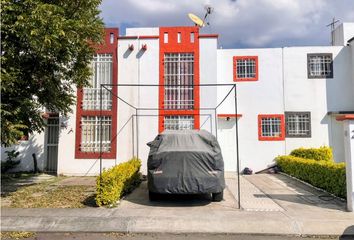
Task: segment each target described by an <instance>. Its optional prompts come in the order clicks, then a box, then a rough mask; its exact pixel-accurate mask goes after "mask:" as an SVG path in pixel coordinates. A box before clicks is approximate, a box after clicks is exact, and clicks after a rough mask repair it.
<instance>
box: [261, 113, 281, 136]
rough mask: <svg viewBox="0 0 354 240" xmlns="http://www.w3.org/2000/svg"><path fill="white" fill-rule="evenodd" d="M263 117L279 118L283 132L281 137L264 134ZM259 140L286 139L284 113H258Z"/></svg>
mask: <svg viewBox="0 0 354 240" xmlns="http://www.w3.org/2000/svg"><path fill="white" fill-rule="evenodd" d="M262 118H279V119H280V130H281V134H280V136H279V137H263V136H262ZM258 140H259V141H283V140H285V118H284V114H260V115H258Z"/></svg>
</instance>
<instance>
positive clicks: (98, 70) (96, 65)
mask: <svg viewBox="0 0 354 240" xmlns="http://www.w3.org/2000/svg"><path fill="white" fill-rule="evenodd" d="M112 67H113V57H112V54H96V55H95V56H94V58H93V62H92V72H93V75H92V77H91V79H90V87H85V88H83V104H82V107H83V109H84V110H98V109H100V88H101V84H112V76H113V68H112ZM105 87H106V88H107V89H112V87H111V86H105ZM107 89H104V88H103V89H102V110H111V109H112V94H111V92H110V91H108V90H107Z"/></svg>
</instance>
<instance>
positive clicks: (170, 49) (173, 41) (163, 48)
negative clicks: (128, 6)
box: [159, 27, 200, 132]
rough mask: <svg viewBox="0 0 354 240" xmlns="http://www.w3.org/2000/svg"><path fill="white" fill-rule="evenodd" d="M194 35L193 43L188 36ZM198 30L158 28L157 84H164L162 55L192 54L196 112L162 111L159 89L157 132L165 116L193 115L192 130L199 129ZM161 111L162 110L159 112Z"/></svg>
mask: <svg viewBox="0 0 354 240" xmlns="http://www.w3.org/2000/svg"><path fill="white" fill-rule="evenodd" d="M165 33H168V43H164V34H165ZM178 33H181V42H180V43H178V42H177V34H178ZM191 33H194V42H191V39H190V36H191ZM198 39H199V28H198V27H161V28H160V69H159V84H160V85H163V84H164V63H163V59H164V54H165V53H193V54H194V84H195V85H197V86H194V108H195V109H196V110H163V108H164V96H165V93H164V87H163V86H160V87H159V109H160V110H159V132H162V131H163V130H164V122H163V121H164V116H166V115H194V128H195V129H199V128H200V114H199V106H200V93H199V88H200V87H199V84H200V79H199V40H198ZM161 109H162V110H161Z"/></svg>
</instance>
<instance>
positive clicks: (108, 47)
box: [75, 28, 119, 160]
mask: <svg viewBox="0 0 354 240" xmlns="http://www.w3.org/2000/svg"><path fill="white" fill-rule="evenodd" d="M111 33H113V35H114V38H113V43H111V41H110V39H111ZM118 35H119V34H118V29H115V28H106V29H105V37H104V43H103V44H101V45H98V46H96V51H95V54H111V55H112V62H113V63H112V68H111V71H112V85H113V86H112V88H111V92H112V95H113V96H115V95H117V89H118V88H117V86H116V84H117V83H118V61H117V60H118V58H117V37H118ZM92 59H93V56H92ZM113 96H112V105H111V106H112V107H111V109H109V110H102V111H100V110H99V109H95V110H93V109H84V108H83V88H78V89H77V101H76V127H75V129H76V131H75V159H83V160H86V159H99V158H100V152H83V151H81V138H82V136H81V135H82V125H81V118H82V117H83V116H98V117H99V116H100V115H101V114H102V116H103V117H104V116H107V117H111V151H110V152H103V153H102V156H101V157H102V159H112V160H113V159H116V157H117V154H116V153H117V119H118V100H117V98H116V97H113Z"/></svg>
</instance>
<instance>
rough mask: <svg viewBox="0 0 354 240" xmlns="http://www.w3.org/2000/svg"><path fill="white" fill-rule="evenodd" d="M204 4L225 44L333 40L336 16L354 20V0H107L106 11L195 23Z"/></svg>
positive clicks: (114, 20)
mask: <svg viewBox="0 0 354 240" xmlns="http://www.w3.org/2000/svg"><path fill="white" fill-rule="evenodd" d="M205 4H211V5H212V6H213V7H214V12H213V14H212V15H211V16H210V19H209V21H210V24H211V25H210V26H209V27H206V28H204V29H203V30H202V31H203V32H207V33H218V34H220V39H219V43H220V45H222V46H223V47H224V48H225V47H271V46H284V45H287V46H289V45H321V44H328V42H329V40H328V39H329V29H328V28H326V27H325V26H326V25H327V24H328V23H329V22H330V21H331V19H332V18H333V17H334V16H335V17H336V18H337V19H340V20H341V21H344V22H348V21H354V13H353V9H354V1H353V0H337V1H332V0H237V1H232V0H178V1H176V0H144V1H141V0H103V3H102V6H101V9H102V14H101V16H102V17H103V19H104V21H105V23H106V24H107V25H109V26H112V25H115V26H118V27H124V26H126V25H128V26H130V25H131V26H137V27H158V26H181V25H192V23H191V22H190V20H189V19H188V17H187V14H188V13H189V12H193V13H195V14H197V15H199V16H200V17H202V16H203V15H204V12H205V10H204V5H205Z"/></svg>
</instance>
